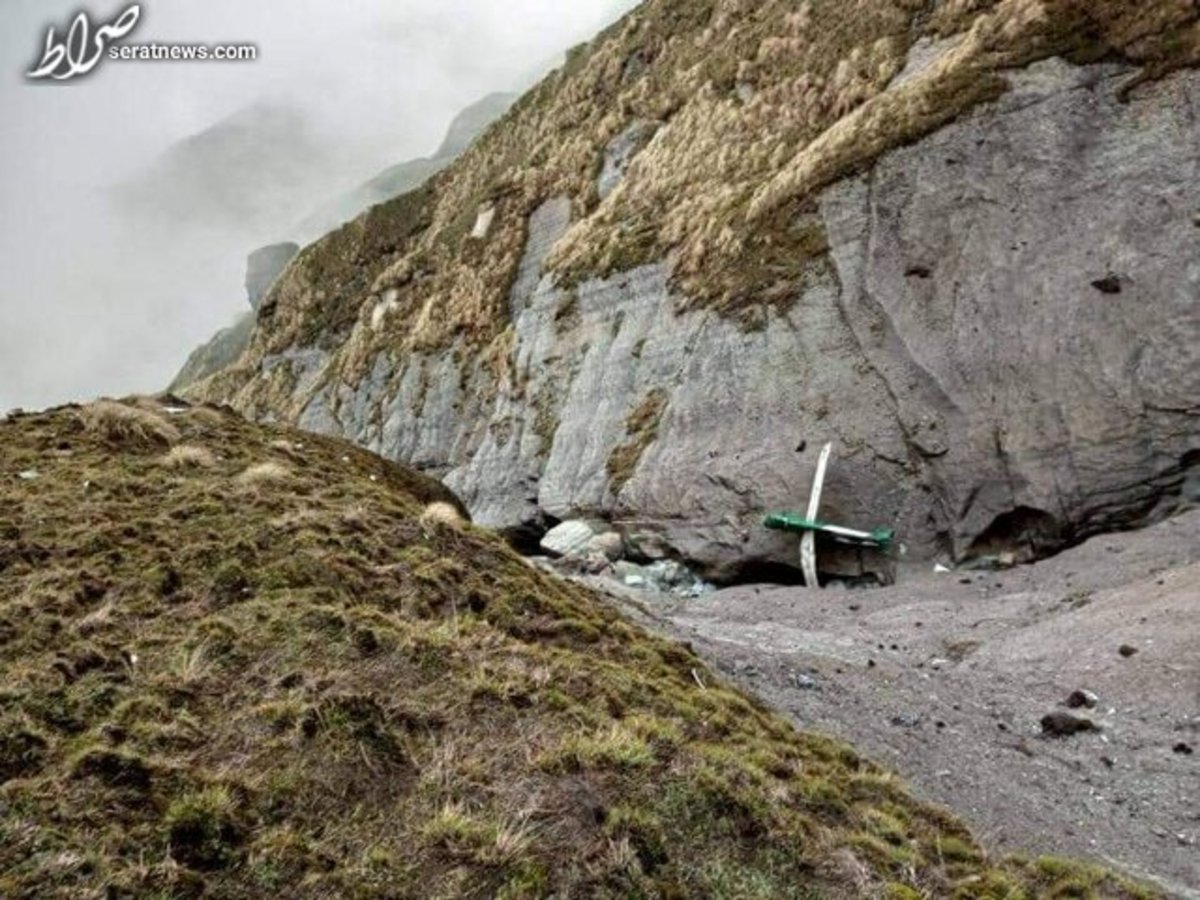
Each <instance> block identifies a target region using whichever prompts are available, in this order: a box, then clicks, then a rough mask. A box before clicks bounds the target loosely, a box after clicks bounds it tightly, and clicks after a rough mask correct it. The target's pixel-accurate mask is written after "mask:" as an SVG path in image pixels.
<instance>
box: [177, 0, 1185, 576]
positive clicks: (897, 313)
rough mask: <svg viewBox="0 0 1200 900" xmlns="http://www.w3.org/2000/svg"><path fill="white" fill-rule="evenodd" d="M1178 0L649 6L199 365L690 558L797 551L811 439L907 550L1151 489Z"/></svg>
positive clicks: (1171, 344) (725, 572)
mask: <svg viewBox="0 0 1200 900" xmlns="http://www.w3.org/2000/svg"><path fill="white" fill-rule="evenodd" d="M918 7H919V8H918ZM851 26H853V27H851ZM1198 35H1200V30H1198V27H1197V12H1196V10H1195V8H1194V7H1193V6H1191V5H1190V4H1184V3H1172V2H1156V3H1151V4H1148V5H1146V6H1145V7H1144V8H1141V9H1139V10H1130V9H1127V8H1124V6H1123V4H1117V3H1103V2H1102V3H1093V4H1077V3H1068V2H1029V0H1022V2H1001V3H974V4H963V3H945V4H935V5H933V6H932V7H928V6H927V5H925V4H912V3H902V2H896V3H893V4H886V3H881V4H876V5H874V6H873V7H872V15H870V16H858V15H857V14H855V15H853V16H849V17H848V16H847V12H846V8H845V7H844V6H842V5H839V4H834V3H832V2H830V3H819V2H809V3H804V4H801V6H800V7H799V8H793V5H792V4H776V3H765V4H756V5H754V6H753V8H751V7H750V6H749V5H747V4H743V3H737V2H732V0H729V2H717V3H698V2H697V3H683V2H666V0H663V2H651V3H647V4H645V5H644V6H643V7H641V8H640V9H639V10H638V11H636V12H635V13H634V14H632V15H631V16H630V17H629V18H628V19H626V20H625V21H623V22H622V23H619V24H618V25H617V26H615V27H614V28H613V29H610V31H609V32H607V33H606V34H604V35H602V36H601V37H600V38H598V39H597V40H596V42H594V43H593V45H592V46H591V47H590V48H588V49H586V50H585V51H581V52H580V54H577V55H576V57H575V58H573V59H572V60H570V61H569V62H568V65H567V66H566V67H565V68H564V70H562V71H561V72H559V73H557V74H556V75H554V76H551V78H550V79H548V81H547V82H545V83H544V84H543V85H542V86H541V87H540V88H538V89H537V90H536V91H535V92H534V93H533V94H532V95H531V96H530V97H527V98H525V100H523V101H521V102H520V103H519V104H518V105H517V107H516V108H515V109H514V110H513V112H512V113H510V114H509V115H508V116H507V117H506V118H505V120H504V122H503V124H502V125H501V126H500V127H498V128H496V129H493V130H492V132H490V133H489V135H488V138H487V139H485V140H484V141H483V142H481V144H479V145H477V146H476V148H474V149H473V150H472V151H471V152H470V153H468V154H467V155H466V156H465V157H464V158H463V160H462V161H460V163H459V164H458V165H456V166H455V167H453V168H452V169H451V170H449V171H448V172H447V173H445V174H444V175H442V176H440V177H439V178H438V179H436V180H435V181H434V182H433V183H432V184H431V185H430V186H429V188H427V189H426V190H423V191H420V192H417V193H415V194H411V195H408V196H406V197H403V198H400V200H398V201H395V202H394V203H392V204H389V205H386V206H384V207H380V208H378V209H376V210H374V211H372V213H370V214H368V215H367V216H365V217H363V218H362V219H359V220H358V221H356V222H355V223H352V224H351V225H349V226H347V227H346V228H345V229H343V230H342V231H340V232H338V233H337V234H335V235H331V236H330V237H329V238H328V239H327V240H326V241H324V242H322V243H321V244H318V245H316V246H315V247H311V248H309V249H308V250H307V251H306V252H305V253H304V254H302V255H301V257H300V258H299V259H298V260H297V261H296V263H295V264H293V266H292V267H291V268H290V269H289V271H288V272H287V273H285V275H284V277H283V278H282V279H281V280H280V283H279V284H278V285H277V287H276V289H275V290H274V291H273V292H272V294H271V297H270V298H269V299H268V301H267V303H266V304H265V306H264V309H263V315H262V323H261V327H260V328H259V330H258V332H257V333H256V336H255V339H254V341H253V345H252V347H251V349H250V351H249V352H248V353H247V355H246V356H245V357H244V358H243V359H242V360H241V361H240V362H239V363H238V364H237V365H236V366H234V367H232V368H231V369H229V370H227V371H226V372H224V373H222V374H221V375H219V376H217V377H216V378H214V379H212V380H210V381H209V382H207V383H206V384H205V385H203V386H202V387H201V388H200V389H199V390H198V392H197V393H198V394H200V395H202V396H204V397H207V398H209V399H220V400H227V401H230V402H233V403H234V404H235V405H237V406H239V407H240V408H241V409H243V410H244V411H246V412H248V413H249V414H251V415H254V416H259V417H263V418H278V419H285V420H289V421H294V422H298V423H299V424H301V425H302V426H303V427H306V428H309V429H313V430H317V431H322V432H328V433H335V434H342V435H346V436H349V437H351V438H352V439H354V440H355V441H357V442H359V443H361V444H364V445H366V446H369V447H371V448H372V449H374V450H377V451H379V452H381V453H383V454H384V455H387V456H390V457H393V458H397V459H401V460H404V461H406V462H410V463H413V464H416V465H418V466H420V467H422V468H424V469H426V470H429V471H432V472H435V473H437V474H439V475H440V476H442V477H443V478H444V480H445V481H446V483H447V484H448V485H449V486H451V487H452V488H453V489H454V490H455V491H456V492H458V493H459V495H460V496H461V497H462V498H463V499H464V500H465V501H466V502H467V504H468V505H469V506H470V508H471V510H472V513H473V515H474V517H475V519H476V521H478V522H480V523H482V524H485V525H491V526H496V527H500V528H504V529H509V530H511V531H513V532H516V533H519V532H520V531H521V530H522V529H534V530H536V529H537V528H538V527H540V526H541V525H542V524H544V523H545V522H546V521H547V520H552V519H562V518H566V517H568V516H576V515H586V516H598V517H602V518H606V519H609V520H611V521H613V522H614V523H615V524H616V525H617V526H618V527H619V528H620V529H621V530H622V531H623V532H624V533H625V534H626V537H627V538H628V539H629V543H630V544H631V545H632V546H634V547H635V548H638V549H640V552H641V553H643V554H644V555H647V556H656V555H662V554H667V555H675V556H679V557H682V558H684V559H686V560H689V561H692V562H694V563H697V564H699V565H700V566H701V567H702V568H703V569H704V570H705V571H706V574H708V575H709V576H710V577H715V578H725V579H731V578H736V577H738V576H739V575H740V574H747V573H749V572H753V571H754V569H755V567H757V566H759V565H765V564H773V563H780V562H783V563H790V562H792V561H793V560H794V557H795V549H794V546H793V543H792V542H791V541H789V540H788V539H786V538H783V537H779V536H777V535H773V534H772V533H770V532H766V531H764V530H763V529H762V528H761V527H760V520H761V517H762V514H763V513H764V512H765V511H768V510H778V509H786V508H797V507H802V506H803V502H804V499H805V498H806V496H807V492H808V486H809V483H810V480H811V478H812V474H813V467H814V465H815V460H816V455H817V450H818V449H819V447H820V445H821V444H822V443H824V442H825V441H834V442H835V444H836V445H837V456H836V458H835V463H834V466H833V468H832V471H831V474H830V479H829V482H828V485H827V490H826V502H825V504H824V506H823V517H824V518H827V519H829V520H832V521H838V522H843V523H845V524H849V525H858V526H875V525H894V526H895V527H897V528H898V529H899V531H900V533H901V536H902V539H903V540H904V542H905V544H906V546H907V548H908V552H909V553H910V554H911V555H912V556H914V557H916V558H928V557H934V556H939V555H947V556H951V557H954V558H962V557H966V556H972V555H985V554H991V553H995V552H1000V551H1006V552H1014V553H1017V554H1018V555H1026V556H1033V555H1038V554H1042V553H1046V552H1050V551H1053V550H1055V549H1057V548H1060V547H1062V546H1064V545H1066V544H1069V543H1071V542H1074V541H1077V540H1079V539H1081V538H1083V537H1086V536H1087V535H1089V534H1091V533H1094V532H1097V531H1100V530H1105V529H1111V528H1120V527H1126V526H1132V525H1136V524H1139V523H1142V522H1145V521H1148V520H1150V519H1152V518H1153V517H1155V516H1156V515H1161V514H1163V513H1165V512H1167V511H1169V510H1170V509H1171V508H1172V506H1173V504H1174V503H1175V501H1176V498H1177V496H1178V494H1179V492H1180V490H1181V486H1182V485H1183V483H1184V481H1185V478H1186V477H1187V473H1188V472H1189V471H1190V470H1192V469H1194V468H1195V467H1196V466H1197V464H1198V463H1200V378H1198V373H1200V365H1198V363H1200V312H1198V311H1197V299H1198V298H1200V267H1198V264H1197V260H1198V259H1200V254H1198V252H1197V251H1198V250H1200V153H1198V152H1197V150H1198V148H1200V118H1198V116H1200V102H1198V100H1197V97H1200V75H1197V73H1196V71H1195V70H1194V69H1193V68H1191V66H1192V64H1193V63H1194V62H1195V61H1196V59H1197V58H1198V55H1200V54H1198V51H1197V48H1198V47H1200V38H1198ZM680 73H682V74H680ZM580 98H590V99H589V102H588V104H587V105H586V106H585V107H584V108H586V109H588V110H595V111H594V112H592V113H583V112H580V109H581V107H580ZM597 98H599V99H597ZM602 101H603V102H602ZM589 116H591V118H588V117H589Z"/></svg>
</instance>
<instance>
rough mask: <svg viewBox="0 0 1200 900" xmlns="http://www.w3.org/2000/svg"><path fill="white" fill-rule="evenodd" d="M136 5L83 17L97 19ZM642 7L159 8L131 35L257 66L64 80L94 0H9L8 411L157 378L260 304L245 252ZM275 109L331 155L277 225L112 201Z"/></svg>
mask: <svg viewBox="0 0 1200 900" xmlns="http://www.w3.org/2000/svg"><path fill="white" fill-rule="evenodd" d="M128 5H129V4H128V2H115V3H114V2H111V0H95V2H92V3H86V2H85V3H84V8H86V9H87V10H88V11H89V12H90V13H91V14H92V18H93V20H94V21H96V22H97V23H100V22H106V21H111V20H113V19H115V18H116V17H117V16H118V15H119V14H120V13H121V12H122V11H123V10H124V9H125V8H126V7H127V6H128ZM634 5H635V0H573V2H570V3H563V2H562V0H257V2H254V3H248V2H246V0H143V2H142V3H141V6H142V16H141V21H140V22H139V24H138V26H137V29H136V31H135V32H134V33H133V34H131V35H130V36H129V38H128V41H129V42H137V43H146V42H154V41H163V42H171V41H185V42H198V43H216V42H226V41H227V42H238V43H241V42H250V43H255V44H257V45H258V50H259V58H258V60H257V61H256V62H252V63H225V62H221V63H217V62H209V63H171V62H114V61H106V62H105V63H102V64H101V65H100V66H99V67H98V68H97V70H96V71H95V72H93V73H92V74H91V75H89V76H87V77H86V78H84V79H81V80H76V81H73V82H71V83H69V84H66V85H53V86H51V85H45V84H40V83H32V82H29V81H27V80H26V79H25V78H24V73H25V72H26V71H27V70H29V69H30V68H31V67H32V65H33V64H34V63H35V62H36V61H37V57H39V56H40V53H41V49H42V43H43V41H44V39H45V32H46V28H47V26H49V25H51V24H55V25H57V26H58V27H59V30H60V32H61V31H62V30H63V26H64V25H66V24H68V23H69V19H70V17H71V16H72V15H73V13H74V12H75V11H76V10H78V9H79V8H80V2H79V0H0V12H2V13H3V22H4V27H3V28H2V29H0V113H2V114H0V210H3V222H2V224H0V412H3V411H4V410H6V409H9V408H11V407H15V406H23V407H25V408H27V409H32V408H38V407H41V406H46V405H50V404H54V403H61V402H66V401H69V400H86V399H91V398H93V397H96V396H99V395H121V394H125V393H132V392H148V391H153V390H157V389H160V388H161V387H163V386H164V385H165V384H166V383H167V382H168V381H169V380H170V379H171V377H172V376H173V375H174V373H175V372H176V371H177V370H178V368H179V367H180V366H181V365H182V363H183V361H184V359H185V357H186V356H187V353H188V352H189V351H190V350H191V349H192V348H193V347H195V346H196V345H198V344H199V343H202V342H203V341H204V340H206V339H207V338H208V337H209V336H210V335H211V334H212V332H214V331H215V330H216V329H217V328H219V327H223V326H225V325H228V324H230V323H231V322H232V321H233V320H234V318H235V317H236V316H237V314H238V313H240V312H241V311H242V310H244V309H246V308H247V307H246V306H245V295H244V291H243V288H242V279H243V274H244V263H245V255H246V254H247V253H248V252H249V251H250V250H252V249H254V248H255V247H257V246H260V245H262V244H265V243H270V242H273V241H276V240H280V239H284V238H287V237H288V236H289V235H288V233H287V231H288V229H289V227H291V226H292V225H293V224H294V223H295V222H296V221H297V216H296V211H297V210H302V211H306V212H307V211H313V210H316V209H317V208H318V207H320V206H322V205H323V204H324V202H325V201H327V200H329V199H330V198H331V197H334V196H336V195H337V194H339V193H340V192H342V191H345V190H348V189H350V188H352V187H354V186H356V185H358V184H359V183H361V182H363V181H364V180H366V179H367V178H369V177H371V176H373V175H375V174H376V173H377V172H378V171H379V170H381V169H383V168H386V167H387V166H388V165H391V164H393V163H396V162H400V161H402V160H405V159H409V158H412V157H418V156H426V155H429V154H430V153H432V152H433V150H434V149H435V148H436V147H437V145H438V144H439V142H440V141H441V138H442V136H443V134H444V132H445V129H446V127H447V125H448V124H449V122H450V120H451V118H452V117H453V116H454V114H455V113H457V112H458V111H459V110H461V109H462V108H463V107H465V106H467V105H468V104H470V103H471V102H473V101H475V100H477V99H478V98H480V97H481V96H483V95H485V94H487V93H490V92H492V91H497V90H522V89H524V88H526V87H528V86H529V85H530V84H532V83H533V82H534V81H535V80H536V79H537V78H538V77H539V76H540V75H541V74H543V73H544V72H546V71H548V69H549V68H551V67H553V66H554V65H557V64H558V62H559V60H560V58H561V53H562V51H564V50H565V49H566V48H567V47H569V46H571V45H573V44H575V43H578V42H580V41H582V40H586V39H588V38H590V37H591V36H592V35H594V34H595V32H596V31H598V30H599V29H600V28H601V27H603V26H604V25H605V24H607V23H608V22H610V21H612V20H613V19H615V18H616V17H617V16H619V15H620V14H621V13H623V12H624V11H626V10H628V9H629V8H631V7H632V6H634ZM263 103H265V104H271V105H278V106H283V107H287V108H290V109H294V110H296V111H298V112H299V113H300V114H302V116H303V120H304V122H305V124H306V127H307V129H308V131H309V134H310V138H311V140H312V142H313V143H314V144H315V145H318V146H319V147H320V148H321V150H322V155H321V159H322V163H321V164H320V166H318V167H317V168H316V170H315V171H312V172H309V173H308V174H307V175H306V180H305V182H304V185H303V187H302V188H300V189H296V190H291V191H289V192H288V196H283V197H279V198H278V202H277V203H272V204H271V209H276V208H277V209H278V211H279V212H278V221H271V222H264V221H255V222H239V221H237V220H233V221H231V222H229V223H226V224H223V225H221V226H219V227H214V226H213V224H212V222H211V221H210V222H206V223H199V222H196V221H190V220H189V219H188V218H186V217H181V218H179V219H172V221H171V222H170V223H168V224H167V225H164V224H163V223H161V222H151V221H149V220H146V221H142V220H140V219H139V217H138V214H136V213H131V212H130V211H129V210H128V209H123V208H121V207H120V206H118V205H116V204H114V202H113V188H114V186H115V185H118V184H123V183H126V184H127V183H131V182H133V183H136V181H137V179H138V178H139V176H143V175H144V174H145V172H146V171H147V169H148V168H149V167H150V166H152V165H153V163H154V162H155V160H156V159H158V158H160V156H161V155H162V154H163V153H164V152H165V151H167V150H168V148H170V147H171V146H172V145H174V144H176V143H177V142H178V141H180V140H182V139H184V138H187V137H188V136H190V135H193V134H196V133H198V132H201V131H203V130H204V129H206V128H209V127H211V126H212V125H213V124H214V123H217V122H219V121H220V120H222V119H224V118H226V117H227V116H230V115H232V114H234V113H237V112H238V111H240V110H244V109H246V108H247V107H249V106H251V105H253V104H263ZM285 149H286V148H285ZM243 174H244V173H230V177H234V178H236V177H239V175H243ZM297 194H300V195H302V196H296V195H297ZM301 218H302V216H301Z"/></svg>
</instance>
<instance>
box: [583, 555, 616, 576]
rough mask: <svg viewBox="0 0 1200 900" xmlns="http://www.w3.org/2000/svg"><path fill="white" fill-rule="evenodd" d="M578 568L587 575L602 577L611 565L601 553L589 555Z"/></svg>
mask: <svg viewBox="0 0 1200 900" xmlns="http://www.w3.org/2000/svg"><path fill="white" fill-rule="evenodd" d="M580 568H581V569H582V570H583V571H584V572H585V573H586V574H588V575H603V574H604V573H605V572H607V571H608V570H609V569H611V568H612V563H610V562H609V558H608V557H607V556H605V555H604V554H603V553H589V554H588V555H587V556H586V557H584V559H583V562H582V563H580Z"/></svg>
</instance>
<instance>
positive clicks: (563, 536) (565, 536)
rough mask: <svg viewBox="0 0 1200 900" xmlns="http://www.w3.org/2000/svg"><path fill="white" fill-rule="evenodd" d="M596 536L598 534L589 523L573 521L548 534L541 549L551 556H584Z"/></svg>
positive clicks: (542, 542)
mask: <svg viewBox="0 0 1200 900" xmlns="http://www.w3.org/2000/svg"><path fill="white" fill-rule="evenodd" d="M595 536H596V532H595V531H594V530H593V529H592V526H591V525H589V524H588V523H587V522H584V521H581V520H579V519H572V520H571V521H568V522H563V523H562V524H561V525H556V526H555V527H554V528H552V529H550V530H549V531H548V532H546V536H545V537H544V538H542V541H541V548H542V549H543V550H545V551H546V552H547V553H549V554H550V555H551V556H584V555H586V553H587V550H588V544H589V543H590V542H591V540H592V538H594V537H595Z"/></svg>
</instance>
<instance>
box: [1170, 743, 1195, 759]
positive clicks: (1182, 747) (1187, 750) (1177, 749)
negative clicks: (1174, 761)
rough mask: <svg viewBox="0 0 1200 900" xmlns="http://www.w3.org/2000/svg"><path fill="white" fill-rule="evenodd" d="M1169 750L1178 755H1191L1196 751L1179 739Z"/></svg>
mask: <svg viewBox="0 0 1200 900" xmlns="http://www.w3.org/2000/svg"><path fill="white" fill-rule="evenodd" d="M1171 752H1172V753H1178V754H1179V755H1180V756H1191V755H1192V754H1193V753H1195V752H1196V751H1195V749H1194V748H1193V747H1192V745H1191V744H1185V743H1184V742H1183V741H1180V742H1179V743H1178V744H1176V745H1175V746H1174V747H1172V748H1171Z"/></svg>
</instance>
